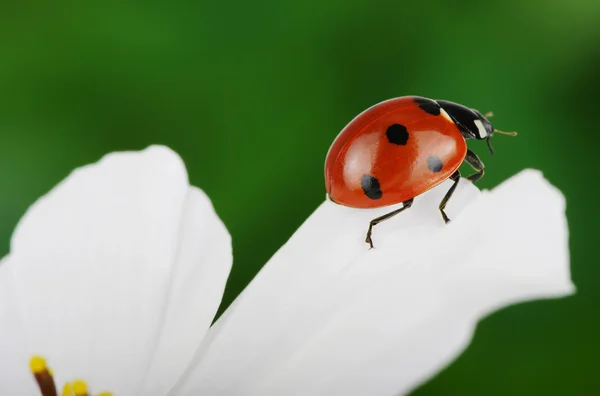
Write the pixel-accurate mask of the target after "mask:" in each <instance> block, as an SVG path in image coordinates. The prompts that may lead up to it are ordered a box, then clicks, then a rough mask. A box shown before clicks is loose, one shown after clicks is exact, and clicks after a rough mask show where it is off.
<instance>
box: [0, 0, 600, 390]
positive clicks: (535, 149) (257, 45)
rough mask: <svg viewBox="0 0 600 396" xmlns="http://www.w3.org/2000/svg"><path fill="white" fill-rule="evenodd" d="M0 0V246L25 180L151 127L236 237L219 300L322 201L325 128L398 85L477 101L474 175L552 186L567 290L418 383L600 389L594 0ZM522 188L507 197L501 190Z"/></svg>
mask: <svg viewBox="0 0 600 396" xmlns="http://www.w3.org/2000/svg"><path fill="white" fill-rule="evenodd" d="M26 3H27V4H21V3H19V2H14V3H12V4H8V3H5V4H3V5H2V12H1V13H0V38H1V43H2V45H1V48H2V49H1V51H2V52H1V56H0V169H1V171H0V185H1V186H2V187H1V190H0V241H1V247H0V254H4V253H7V252H8V241H9V237H10V234H11V231H12V229H13V227H14V226H15V224H16V223H17V221H18V219H19V218H20V216H21V215H22V214H23V213H24V211H25V210H26V209H27V207H28V205H29V204H31V203H32V202H33V201H34V200H35V199H37V198H38V197H39V196H40V195H42V194H44V193H45V192H46V191H48V190H49V189H50V188H51V187H52V186H54V185H55V184H56V183H57V182H58V181H60V180H61V179H62V178H64V177H65V176H66V175H67V174H68V173H69V172H70V171H71V170H72V169H73V168H74V167H76V166H80V165H83V164H86V163H89V162H93V161H96V160H97V159H99V158H100V157H101V156H102V155H103V154H105V153H107V152H109V151H113V150H124V149H142V148H145V147H146V146H148V145H150V144H156V143H161V144H166V145H169V146H170V147H172V148H173V149H175V150H176V151H177V152H179V153H180V154H181V155H182V157H183V158H184V160H185V162H186V164H187V166H188V169H189V173H190V179H191V182H192V184H194V185H197V186H200V187H201V188H203V189H204V190H206V191H207V193H208V194H209V196H210V197H211V198H212V200H213V202H214V205H215V206H216V209H217V211H218V213H219V214H220V216H221V217H222V218H223V220H224V221H225V223H226V225H227V226H228V228H229V230H230V232H231V234H232V235H233V241H234V254H235V265H234V269H233V273H232V275H231V278H230V281H229V284H228V288H227V292H226V295H225V300H224V304H223V307H222V309H223V308H224V307H226V306H227V305H228V304H230V303H231V301H232V300H233V299H234V298H235V296H236V295H237V294H238V293H239V292H240V291H241V290H242V288H243V287H244V286H245V285H246V284H247V283H248V282H249V281H250V280H251V278H252V277H253V276H254V275H255V274H256V273H257V271H258V270H259V268H260V267H261V266H262V265H263V264H264V263H265V262H266V261H267V260H268V259H269V257H270V256H271V255H272V254H273V253H274V252H275V251H276V250H277V249H278V248H279V247H280V246H281V245H282V244H283V243H284V242H285V241H286V240H287V239H288V237H289V236H290V235H291V234H292V233H293V232H294V230H295V229H296V228H297V227H298V226H299V225H300V224H301V223H302V222H303V220H304V219H305V218H306V217H307V216H309V215H310V214H311V212H312V211H313V210H314V209H315V208H316V207H317V205H319V203H320V202H322V200H323V197H324V187H323V176H322V175H323V161H324V157H325V154H326V152H327V149H328V148H329V145H330V143H331V141H332V140H333V138H334V137H335V136H336V135H337V133H338V132H339V131H340V129H341V128H342V127H343V126H344V125H345V124H346V123H347V122H348V121H350V120H351V119H352V118H353V117H354V116H355V115H356V114H358V113H359V112H360V111H362V110H363V109H365V108H367V107H369V106H371V105H372V104H374V103H376V102H379V101H381V100H384V99H388V98H391V97H395V96H402V95H408V94H417V95H422V96H426V97H432V98H440V99H447V100H452V101H456V102H459V103H463V104H465V105H468V106H471V107H475V108H477V109H479V110H481V111H482V112H485V111H489V110H493V111H494V112H495V114H496V115H495V117H494V118H493V122H494V123H495V124H496V126H498V127H499V128H500V129H504V130H518V131H519V132H520V135H519V137H517V138H508V137H497V138H496V139H495V147H496V155H495V156H494V157H491V156H490V155H489V153H487V150H486V148H485V145H484V143H482V142H473V143H470V145H471V147H472V148H475V150H476V151H478V152H479V153H480V155H481V157H482V159H483V161H484V162H485V163H486V165H487V169H488V172H487V173H486V177H485V178H484V179H483V180H482V182H481V186H482V187H486V188H490V187H493V186H495V185H497V184H498V183H500V182H501V181H502V180H504V179H506V178H508V177H509V176H511V175H513V174H515V173H516V172H518V171H519V170H521V169H523V168H526V167H534V168H539V169H541V170H543V172H544V173H545V175H546V176H547V177H548V178H549V179H550V180H551V181H552V182H553V183H554V184H556V185H557V186H558V187H559V188H560V189H562V191H563V192H564V193H565V194H566V196H567V200H568V217H569V222H570V227H571V249H572V271H573V278H574V281H575V284H576V285H577V287H578V294H577V295H576V296H575V297H571V298H568V299H564V300H558V301H542V302H535V303H528V304H521V305H519V306H515V307H511V308H509V309H505V310H503V311H501V312H499V313H496V314H494V315H493V316H491V317H489V318H487V319H485V320H484V321H483V322H482V323H481V325H480V326H479V328H478V331H477V333H476V336H475V340H474V342H473V343H472V345H471V346H470V347H469V348H468V350H467V351H466V352H465V353H464V354H463V355H462V356H461V357H460V358H459V359H458V361H457V362H456V363H455V364H453V365H452V366H450V367H449V368H448V369H446V370H444V371H443V372H442V373H441V374H440V375H439V376H438V377H437V378H435V379H434V380H432V381H431V382H430V383H428V384H427V385H425V386H423V387H422V388H421V389H419V390H417V391H416V392H415V394H416V395H420V396H425V395H449V394H457V395H508V394H510V395H538V394H539V395H591V394H600V393H599V392H600V376H599V374H598V367H599V366H600V364H599V363H598V360H599V357H600V334H599V331H600V318H599V311H600V310H599V307H598V304H600V287H598V284H599V282H600V281H599V279H600V265H598V264H600V263H598V259H597V258H596V257H597V243H598V236H599V232H598V229H597V224H598V223H597V222H598V220H599V216H598V214H597V198H596V196H595V195H596V188H597V186H596V185H595V184H594V182H595V181H596V179H597V176H596V173H595V171H597V170H598V165H600V160H599V157H598V154H597V151H596V150H597V147H598V141H599V140H598V134H599V132H598V128H597V125H598V121H597V117H598V105H599V104H600V103H599V101H598V100H597V95H598V92H599V91H600V1H598V0H570V1H551V2H549V1H546V0H508V1H506V0H502V1H501V0H488V1H474V0H457V1H454V2H448V1H437V0H429V1H423V2H419V1H381V0H374V1H369V0H361V1H356V0H354V1H348V0H346V1H329V2H323V1H321V0H305V1H298V2H291V1H290V2H285V1H283V2H282V1H277V0H262V1H258V2H246V1H241V0H236V1H233V2H231V1H230V2H207V1H200V2H192V1H189V2H183V1H174V2H170V3H167V2H165V4H159V5H156V4H154V5H151V4H147V5H145V6H133V5H127V4H124V3H123V2H118V1H104V2H102V3H98V4H91V3H87V2H85V3H75V2H73V4H69V5H68V6H66V5H63V6H62V7H59V6H56V5H51V4H48V3H42V2H39V4H35V3H36V2H26ZM515 204H518V203H515Z"/></svg>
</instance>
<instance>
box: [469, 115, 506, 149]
mask: <svg viewBox="0 0 600 396" xmlns="http://www.w3.org/2000/svg"><path fill="white" fill-rule="evenodd" d="M472 110H473V112H474V113H475V115H476V119H475V120H474V124H475V127H476V129H477V130H476V131H473V132H475V138H476V139H478V140H482V139H485V141H486V143H487V146H488V148H489V149H490V153H492V154H494V147H493V146H492V140H491V139H492V136H493V135H494V132H498V133H501V134H503V135H510V136H516V135H517V133H516V132H504V131H499V130H497V129H496V128H494V127H493V126H492V123H491V122H490V121H489V120H488V118H489V117H492V116H493V115H494V114H493V113H492V112H488V113H486V114H485V116H484V115H482V114H481V113H480V112H479V111H477V110H475V109H472Z"/></svg>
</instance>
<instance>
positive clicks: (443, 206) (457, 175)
mask: <svg viewBox="0 0 600 396" xmlns="http://www.w3.org/2000/svg"><path fill="white" fill-rule="evenodd" d="M450 180H452V181H453V182H454V184H453V185H452V187H450V190H448V192H447V193H446V195H444V198H443V199H442V202H440V206H439V208H440V212H441V213H442V219H444V222H446V223H449V222H450V219H449V218H448V216H446V212H444V209H446V204H447V203H448V200H449V199H450V197H452V194H454V190H456V186H458V181H459V180H460V172H459V171H456V172H454V173H453V174H452V176H450Z"/></svg>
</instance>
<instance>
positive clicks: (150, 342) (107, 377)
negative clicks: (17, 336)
mask: <svg viewBox="0 0 600 396" xmlns="http://www.w3.org/2000/svg"><path fill="white" fill-rule="evenodd" d="M211 228H212V229H211ZM211 232H212V233H211ZM192 241H195V243H196V246H192V244H193V243H192ZM218 249H222V251H219V252H218V251H217V250H218ZM9 264H10V269H11V271H12V276H13V279H14V282H13V285H14V294H13V296H12V299H11V300H10V301H6V300H0V306H4V305H7V304H14V305H16V306H18V308H19V311H20V314H21V317H22V320H23V325H24V326H23V327H24V329H25V335H26V337H27V347H26V355H25V356H23V357H22V358H20V360H19V361H13V360H12V359H11V360H10V361H9V360H8V358H5V356H0V362H1V363H2V364H1V365H2V367H3V368H4V367H10V373H11V374H12V372H13V371H14V372H15V373H16V372H17V371H18V370H23V371H26V370H27V369H28V367H27V360H28V359H29V357H30V356H31V355H33V354H39V355H42V356H44V357H46V358H47V359H48V361H49V364H50V365H51V366H52V368H53V371H54V373H55V378H56V380H57V382H58V383H64V382H66V381H72V380H74V379H76V378H83V379H86V380H88V382H89V384H90V387H91V389H92V391H93V392H94V393H97V392H99V391H102V390H110V391H112V392H114V393H115V394H121V395H135V394H140V391H141V390H142V387H143V386H144V385H146V386H147V385H156V386H160V387H168V386H169V385H170V383H169V382H171V383H172V382H173V381H175V380H176V379H177V377H178V375H179V373H176V372H174V370H176V369H178V368H179V367H181V368H183V367H185V365H186V364H187V363H188V360H189V358H190V356H191V355H192V353H193V350H194V348H195V347H196V346H197V344H198V342H199V341H200V340H201V338H202V336H203V334H204V332H205V331H206V328H207V326H208V325H209V324H210V321H211V320H212V318H213V315H214V312H215V310H216V309H217V307H218V304H219V302H220V298H221V293H222V290H223V285H224V283H225V280H226V277H227V274H228V272H229V268H230V265H231V252H230V240H229V236H228V234H227V232H226V230H225V229H224V227H223V225H222V224H221V223H220V220H218V218H217V217H216V214H215V213H214V210H213V209H212V206H211V205H210V202H209V201H208V199H207V198H206V196H204V195H203V194H202V193H200V192H199V191H198V190H194V189H191V188H190V186H189V184H188V180H187V174H186V171H185V168H184V166H183V163H182V162H181V160H180V158H179V157H178V156H177V155H176V154H175V153H173V152H172V151H170V150H169V149H166V148H164V147H151V148H149V149H147V150H144V151H142V152H138V153H116V154H111V155H108V156H106V157H105V158H104V159H102V160H101V161H100V162H99V163H98V164H95V165H90V166H86V167H84V168H82V169H79V170H77V171H75V172H73V173H72V174H71V175H70V176H69V177H68V178H67V179H66V180H65V181H64V182H62V183H61V184H59V185H58V186H57V187H56V188H55V189H53V190H52V191H51V192H50V193H49V194H48V195H46V196H45V197H43V198H42V199H40V200H39V201H38V202H37V203H36V204H34V205H33V206H32V207H31V208H30V209H29V211H28V212H27V214H26V215H25V216H24V217H23V219H22V220H21V222H20V223H19V225H18V226H17V229H16V231H15V234H14V236H13V240H12V244H11V253H10V256H9ZM195 288H197V289H195ZM204 288H205V289H204ZM201 289H203V290H201ZM3 297H4V296H3ZM7 298H10V296H7ZM187 298H190V301H188V302H187V303H185V304H184V303H182V299H187ZM190 309H191V310H192V311H191V312H190V311H188V310H190ZM183 317H186V324H187V325H189V326H191V327H194V328H195V330H196V333H194V334H192V333H191V332H190V331H189V329H186V328H183V326H181V327H182V328H179V329H177V328H174V326H173V325H172V323H168V324H165V326H164V327H163V322H164V321H165V319H167V320H176V321H180V322H181V321H182V320H183V319H182V318H183ZM167 347H168V348H173V350H172V351H171V352H166V351H165V348H167ZM155 352H156V353H157V356H156V357H157V359H158V360H156V361H153V357H154V354H155ZM5 359H6V360H5ZM163 359H171V360H172V363H173V367H172V368H169V370H165V371H161V373H160V375H161V378H153V379H152V380H151V381H149V382H146V383H145V382H144V380H145V377H146V375H147V374H149V373H150V374H151V375H155V376H156V375H157V373H156V369H157V368H159V367H161V366H162V365H163V361H162V360H163ZM177 359H180V360H177ZM10 391H11V392H8V390H5V389H0V394H4V393H7V394H8V393H11V394H23V392H22V391H14V390H13V389H10ZM154 394H157V393H154V391H148V392H145V393H144V395H154Z"/></svg>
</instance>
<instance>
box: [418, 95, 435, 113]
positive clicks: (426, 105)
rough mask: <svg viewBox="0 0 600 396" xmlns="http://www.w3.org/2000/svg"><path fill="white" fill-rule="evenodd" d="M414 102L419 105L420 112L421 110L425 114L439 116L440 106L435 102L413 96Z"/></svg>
mask: <svg viewBox="0 0 600 396" xmlns="http://www.w3.org/2000/svg"><path fill="white" fill-rule="evenodd" d="M414 101H415V103H416V104H418V105H419V107H420V108H421V110H423V111H424V112H426V113H427V114H431V115H434V116H438V115H440V109H441V106H440V105H439V104H438V103H437V102H436V101H435V100H431V99H427V98H422V97H420V96H415V98H414Z"/></svg>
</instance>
